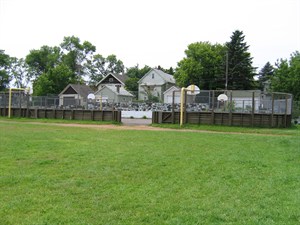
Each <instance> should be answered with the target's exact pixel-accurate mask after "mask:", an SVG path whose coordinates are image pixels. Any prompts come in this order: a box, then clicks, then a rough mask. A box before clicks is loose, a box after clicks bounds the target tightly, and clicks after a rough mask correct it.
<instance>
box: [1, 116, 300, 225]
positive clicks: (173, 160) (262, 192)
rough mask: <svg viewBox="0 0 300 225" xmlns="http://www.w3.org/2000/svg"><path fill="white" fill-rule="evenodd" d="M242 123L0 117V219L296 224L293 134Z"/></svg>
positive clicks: (296, 172)
mask: <svg viewBox="0 0 300 225" xmlns="http://www.w3.org/2000/svg"><path fill="white" fill-rule="evenodd" d="M95 129H96V130H95ZM222 129H226V128H225V127H222ZM230 129H233V128H230ZM240 129H241V130H243V133H242V134H240V133H231V134H229V133H224V132H226V130H223V131H224V132H223V133H205V132H178V131H164V132H161V131H144V132H141V131H134V130H108V129H101V126H100V127H99V126H98V127H97V128H91V129H89V128H76V129H74V128H73V127H64V126H57V125H49V124H44V125H41V124H39V125H37V124H35V125H33V124H28V123H18V122H15V121H14V123H10V122H5V123H4V122H1V123H0V130H1V131H4V130H5V132H2V133H1V134H2V136H1V137H2V139H1V148H0V152H1V157H2V158H1V159H2V160H1V164H0V168H1V179H0V186H1V189H0V198H1V204H0V218H1V222H2V223H3V224H24V225H26V224H270V223H271V224H298V223H299V214H300V209H299V204H300V199H299V198H297V197H295V193H298V192H299V186H300V181H299V173H300V168H299V160H298V159H299V151H298V149H299V146H298V143H299V139H298V133H297V131H293V135H281V134H280V133H278V134H277V135H268V134H265V133H263V132H262V133H261V134H260V135H253V134H249V133H247V132H245V130H249V131H251V129H250V128H249V129H246V128H240ZM95 131H97V132H95ZM272 131H273V129H271V130H270V129H269V130H268V131H267V133H268V132H272ZM281 131H283V132H285V131H286V130H285V129H284V130H281ZM133 140H134V141H133ZM120 146H122V147H121V148H120ZM270 149H272V151H270ZM278 190H284V191H278ZM83 206H84V207H83Z"/></svg>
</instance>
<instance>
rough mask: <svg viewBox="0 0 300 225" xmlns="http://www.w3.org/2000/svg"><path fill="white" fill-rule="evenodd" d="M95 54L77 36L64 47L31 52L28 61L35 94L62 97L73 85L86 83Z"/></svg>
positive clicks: (66, 41) (94, 48)
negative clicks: (61, 93)
mask: <svg viewBox="0 0 300 225" xmlns="http://www.w3.org/2000/svg"><path fill="white" fill-rule="evenodd" d="M95 50H96V47H95V46H93V45H92V44H91V43H90V42H88V41H85V42H83V43H81V42H80V39H79V38H77V37H74V36H72V37H64V40H63V42H62V44H61V45H60V47H57V46H55V47H49V46H42V47H41V48H40V49H38V50H31V51H30V53H29V54H28V55H27V56H26V60H25V61H26V63H27V64H28V74H29V75H30V76H31V77H32V78H33V89H34V90H33V93H34V94H35V95H47V94H58V93H60V92H61V91H62V90H63V88H64V87H65V86H66V85H68V84H70V83H84V78H85V77H84V76H85V75H86V74H87V71H88V70H89V65H90V64H91V61H92V56H93V53H94V51H95ZM49 85H50V86H49ZM51 85H52V86H51Z"/></svg>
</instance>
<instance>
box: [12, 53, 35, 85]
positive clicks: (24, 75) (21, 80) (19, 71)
mask: <svg viewBox="0 0 300 225" xmlns="http://www.w3.org/2000/svg"><path fill="white" fill-rule="evenodd" d="M9 64H10V65H9V74H10V77H11V78H12V80H13V81H14V86H15V87H17V88H27V87H28V85H29V82H30V80H31V74H30V73H29V72H28V71H29V67H28V64H27V63H26V62H25V60H24V59H22V58H20V59H18V58H16V57H11V58H10V63H9Z"/></svg>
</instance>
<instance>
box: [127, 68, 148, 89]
mask: <svg viewBox="0 0 300 225" xmlns="http://www.w3.org/2000/svg"><path fill="white" fill-rule="evenodd" d="M150 70H151V67H149V66H147V65H145V66H144V67H143V68H141V69H140V68H139V65H136V66H134V67H130V68H127V71H126V75H127V76H128V77H129V78H128V79H127V80H126V81H125V87H126V89H127V90H129V91H132V92H135V93H137V92H138V89H139V86H138V81H139V80H140V79H141V78H142V77H143V76H144V75H145V74H146V73H148V72H149V71H150Z"/></svg>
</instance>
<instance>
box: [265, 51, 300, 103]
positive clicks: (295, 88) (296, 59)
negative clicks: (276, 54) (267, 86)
mask: <svg viewBox="0 0 300 225" xmlns="http://www.w3.org/2000/svg"><path fill="white" fill-rule="evenodd" d="M275 66H276V67H275V69H274V75H273V76H272V78H271V90H272V91H278V92H286V93H291V94H293V96H294V99H295V100H298V101H299V100H300V88H299V87H300V53H299V51H296V52H294V53H292V54H291V57H290V59H289V60H287V59H280V60H278V61H277V63H276V65H275Z"/></svg>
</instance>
